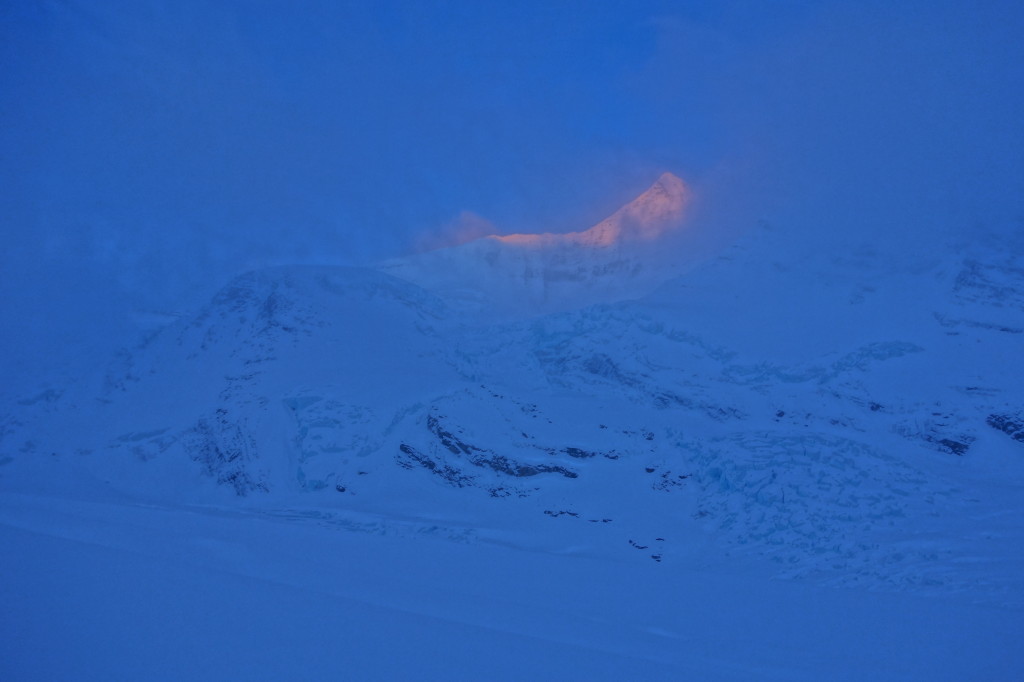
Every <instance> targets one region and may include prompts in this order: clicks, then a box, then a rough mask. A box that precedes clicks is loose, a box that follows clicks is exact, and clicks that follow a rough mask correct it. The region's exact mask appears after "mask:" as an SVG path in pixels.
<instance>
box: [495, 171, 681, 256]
mask: <svg viewBox="0 0 1024 682" xmlns="http://www.w3.org/2000/svg"><path fill="white" fill-rule="evenodd" d="M691 196H692V191H691V190H690V188H689V187H688V186H687V185H686V183H684V182H683V181H682V180H681V179H679V178H678V177H677V176H675V175H673V174H672V173H663V174H662V175H661V177H660V178H658V180H657V182H655V183H654V184H653V185H651V187H650V188H649V189H648V190H647V191H646V192H644V193H643V194H641V195H640V196H638V197H637V198H636V199H634V200H633V201H631V202H629V203H628V204H626V205H625V206H623V207H622V208H620V209H619V210H618V211H616V212H615V213H613V214H612V215H610V216H609V217H607V218H605V219H604V220H602V221H601V222H599V223H598V224H597V225H594V226H593V227H591V228H590V229H589V230H584V231H582V232H569V233H566V234H553V233H545V234H510V235H506V236H503V237H495V239H497V240H499V241H501V242H503V243H505V244H514V245H518V246H533V247H544V246H555V245H558V244H567V245H573V246H583V247H593V248H604V247H609V246H614V245H616V244H621V243H623V242H650V241H654V240H656V239H658V238H659V237H661V236H662V235H664V234H666V233H668V232H671V231H673V230H675V229H677V228H678V227H679V226H680V224H681V221H682V218H683V212H684V210H685V208H686V206H687V204H689V203H690V198H691Z"/></svg>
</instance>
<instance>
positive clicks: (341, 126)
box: [0, 1, 1024, 392]
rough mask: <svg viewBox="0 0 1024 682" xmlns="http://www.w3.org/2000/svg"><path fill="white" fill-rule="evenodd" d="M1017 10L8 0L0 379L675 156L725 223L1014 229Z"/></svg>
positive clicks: (902, 243) (594, 197) (623, 182)
mask: <svg viewBox="0 0 1024 682" xmlns="http://www.w3.org/2000/svg"><path fill="white" fill-rule="evenodd" d="M1022 15H1024V12H1022V10H1021V9H1020V8H1019V5H1018V4H1017V3H1010V2H1006V3H1000V2H987V3H980V4H977V5H975V4H966V3H935V2H906V3H888V2H866V3H832V2H810V3H797V2H786V3H771V4H770V5H767V4H765V3H757V2H753V3H735V2H733V3H720V2H699V3H673V2H640V3H637V2H629V3H625V2H623V3H616V2H597V3H595V2H585V3H557V5H556V6H553V7H552V6H548V5H547V4H542V3H527V4H526V5H519V6H517V7H504V6H502V5H500V4H497V3H455V4H446V5H443V6H442V5H436V6H435V5H425V4H423V3H415V2H409V3H334V2H308V3H303V4H302V5H301V6H296V5H294V4H293V3H273V2H271V3H259V4H256V5H253V4H251V3H242V2H222V3H216V4H213V3H207V2H192V1H182V2H123V3H120V2H105V3H86V2H75V1H72V2H61V3H58V2H27V1H24V2H23V1H15V2H7V3H4V5H3V9H0V30H2V35H0V64H2V68H0V121H2V125H0V150H2V154H0V199H2V206H3V233H2V234H3V236H2V247H3V248H2V249H0V273H2V275H0V296H2V297H3V301H4V305H3V308H2V311H3V316H2V322H0V323H2V324H3V327H4V329H5V330H6V331H5V333H4V334H2V335H0V338H2V341H0V343H2V345H0V352H2V353H3V355H4V357H5V358H6V359H5V363H4V375H5V376H4V383H5V387H6V389H5V390H7V391H10V392H17V391H19V390H22V389H25V388H26V387H29V386H31V385H34V384H35V383H36V382H38V381H39V380H40V378H41V377H43V376H44V375H46V374H48V373H50V372H52V371H54V368H55V367H57V366H60V365H62V364H65V363H67V362H72V361H73V360H74V359H75V357H79V356H80V357H88V356H89V353H91V352H93V351H95V350H98V349H110V350H113V349H115V348H117V347H119V346H121V345H124V344H126V343H129V342H130V341H131V340H132V339H134V338H135V337H136V336H137V335H138V334H139V333H140V332H143V331H145V330H146V329H148V328H152V327H153V326H159V325H160V324H162V323H164V322H165V321H166V320H168V319H173V316H174V315H176V314H178V313H181V312H183V311H186V310H188V309H190V308H192V307H194V306H195V305H196V304H197V303H199V302H201V301H203V300H205V299H206V298H207V297H208V296H209V295H210V294H211V293H212V292H213V291H215V290H216V289H217V288H219V287H220V286H222V285H223V284H224V283H225V282H227V281H228V280H229V279H230V278H231V277H232V276H234V275H237V274H238V273H240V272H243V271H245V270H248V269H251V268H255V267H260V266H264V265H270V264H280V263H341V264H353V263H366V262H373V261H377V260H380V259H384V258H388V257H393V256H398V255H402V254H404V253H408V252H410V251H415V250H417V249H419V248H423V247H425V246H427V247H429V246H437V245H440V244H444V243H446V241H447V240H448V239H449V237H448V236H447V235H453V234H454V235H464V236H465V235H468V236H472V237H475V236H480V235H481V234H485V233H488V232H491V231H496V232H498V233H500V234H508V233H534V232H570V231H579V230H584V229H587V228H588V227H590V226H592V225H594V224H595V223H596V222H598V221H599V220H601V219H603V218H604V217H606V216H607V215H609V214H610V213H611V212H612V211H614V210H615V209H617V208H618V207H619V206H621V205H622V204H624V203H625V202H626V201H628V200H630V199H631V198H632V197H634V196H636V195H637V194H638V193H639V192H641V191H643V190H644V189H645V188H646V187H648V186H649V185H650V184H651V182H653V181H654V180H655V179H656V178H657V177H658V176H659V175H660V174H661V173H662V172H665V171H671V172H674V173H676V174H677V175H679V176H681V177H683V178H684V179H685V180H686V182H687V183H688V184H690V185H692V186H693V187H694V189H695V192H696V194H697V196H698V197H699V202H698V209H699V212H700V215H701V216H702V220H703V224H705V225H708V226H711V228H713V229H715V230H719V231H721V232H723V233H728V234H732V233H734V232H735V233H739V232H742V230H744V229H747V228H748V227H749V226H750V225H753V224H756V223H757V222H759V221H761V222H768V223H771V224H772V225H773V226H775V227H776V228H778V229H784V230H799V231H802V232H803V233H805V234H806V237H807V239H808V243H809V244H811V245H814V246H812V248H816V249H833V248H839V247H837V246H835V238H836V237H841V238H842V240H843V241H844V242H851V243H859V242H864V243H870V244H872V245H873V246H872V248H877V249H882V250H885V249H887V248H894V249H901V250H907V249H913V250H915V251H918V252H923V253H925V254H926V253H927V250H928V243H929V241H930V240H934V239H939V238H941V239H968V240H970V239H976V238H979V235H982V234H987V233H990V232H997V233H1007V232H1011V233H1012V232H1019V220H1020V216H1021V211H1020V197H1021V196H1024V193H1022V191H1021V190H1022V187H1024V182H1022V164H1021V163H1020V159H1021V151H1022V144H1021V142H1022V140H1021V126H1020V124H1019V122H1020V121H1021V120H1022V119H1024V107H1022V95H1021V93H1022V92H1024V83H1022V67H1021V65H1022V64H1024V54H1022V51H1024V48H1022V46H1021V42H1020V40H1019V36H1020V35H1021V33H1022V28H1024V26H1022V23H1024V22H1022ZM491 227H493V230H491V229H490V228H491ZM843 248H845V247H843Z"/></svg>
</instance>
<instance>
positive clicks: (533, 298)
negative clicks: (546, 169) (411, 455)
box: [378, 173, 695, 316]
mask: <svg viewBox="0 0 1024 682" xmlns="http://www.w3.org/2000/svg"><path fill="white" fill-rule="evenodd" d="M692 195H693V192H692V190H691V189H690V188H689V187H688V186H687V185H686V183H684V182H683V181H682V180H681V179H679V178H678V177H676V176H675V175H673V174H672V173H664V174H663V175H662V176H661V177H660V178H658V180H657V181H656V182H655V183H654V184H653V185H652V186H651V187H650V188H649V189H647V190H646V191H645V192H643V193H642V194H641V195H640V196H638V197H637V198H636V199H634V200H633V201H631V202H629V203H628V204H626V205H625V206H623V207H622V208H620V209H619V210H617V211H616V212H615V213H613V214H612V215H610V216H609V217H607V218H605V219H604V220H602V221H601V222H600V223H598V224H596V225H594V226H593V227H591V228H589V229H587V230H583V231H580V232H568V233H557V234H556V233H543V234H511V235H505V236H498V235H491V236H488V237H482V238H480V239H476V240H473V241H471V242H467V243H465V244H460V245H458V246H452V247H448V248H443V249H437V250H434V251H428V252H426V253H421V254H416V255H413V256H407V257H405V258H397V259H392V260H389V261H386V262H384V263H381V264H380V265H379V266H378V267H379V269H380V270H382V271H384V272H387V273H388V274H391V275H394V276H396V277H401V278H403V279H407V280H409V281H411V282H415V283H416V284H418V285H420V286H422V287H424V288H426V289H428V290H431V291H433V292H435V293H437V294H439V295H441V296H442V297H444V298H446V299H449V300H450V301H451V302H453V303H454V304H455V305H456V306H461V307H469V308H471V309H474V310H486V311H488V312H492V313H497V314H499V315H508V314H511V315H513V316H531V315H537V314H544V313H549V312H553V311H558V310H569V309H572V308H577V307H580V306H582V305H587V304H592V303H607V302H614V301H621V300H625V299H631V298H637V297H639V296H642V295H644V294H646V293H649V292H650V291H652V290H653V289H654V288H655V287H657V286H658V285H659V284H661V283H663V282H665V281H667V280H668V279H671V278H672V277H674V276H676V275H678V274H680V272H683V271H684V270H685V268H686V267H687V266H688V265H690V264H692V262H693V260H694V258H695V255H694V254H693V253H688V252H687V251H686V242H685V236H686V235H685V232H686V227H687V225H686V223H685V215H686V209H687V207H688V205H689V203H690V201H691V199H692Z"/></svg>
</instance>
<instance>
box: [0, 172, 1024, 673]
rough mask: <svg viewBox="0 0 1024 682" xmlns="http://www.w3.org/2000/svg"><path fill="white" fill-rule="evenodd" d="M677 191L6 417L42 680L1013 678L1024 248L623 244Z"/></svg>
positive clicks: (331, 280) (234, 290) (282, 299)
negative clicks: (617, 267) (688, 251)
mask: <svg viewBox="0 0 1024 682" xmlns="http://www.w3.org/2000/svg"><path fill="white" fill-rule="evenodd" d="M686 196H687V193H686V191H685V186H684V185H682V183H680V182H677V181H676V179H674V178H673V177H672V176H664V177H663V178H662V179H661V180H660V181H659V183H658V184H656V185H655V187H654V188H653V189H652V190H651V191H650V192H648V193H646V194H645V195H644V196H643V197H641V198H640V199H639V200H638V201H637V202H634V203H633V204H630V205H629V206H627V207H626V208H625V209H623V210H622V211H620V212H618V213H616V214H615V215H614V216H612V217H611V218H609V219H608V220H607V221H605V222H603V223H601V224H599V225H598V226H595V227H594V228H592V229H591V230H588V231H586V232H582V233H575V234H568V235H562V236H557V235H544V236H539V237H537V240H538V244H539V246H537V245H534V244H532V243H530V242H529V240H528V239H527V238H526V237H515V238H503V239H499V238H488V239H484V240H480V241H479V242H474V243H470V244H467V245H464V246H463V247H455V248H452V249H446V250H442V251H438V252H434V253H433V254H424V255H423V256H421V257H418V258H417V259H410V260H407V261H402V262H398V261H394V262H391V263H389V264H385V265H384V266H382V267H381V269H380V270H374V269H363V268H332V267H299V266H296V267H288V268H276V269H271V270H262V271H257V272H253V273H250V274H248V275H245V276H243V277H240V278H237V279H236V280H234V281H233V282H231V283H229V284H228V285H227V286H226V287H225V288H224V289H223V290H222V291H221V292H220V293H219V294H218V295H217V296H216V297H214V298H213V300H211V301H210V302H209V304H208V305H207V306H205V307H204V308H203V309H201V310H199V311H197V312H196V313H195V314H193V315H191V316H187V317H185V318H182V319H180V320H178V321H176V322H175V323H173V324H172V325H170V326H168V327H166V328H164V329H163V330H162V331H160V332H159V333H157V334H155V335H154V336H152V337H150V338H148V339H146V340H145V341H144V342H142V343H140V344H139V345H138V346H137V347H135V348H133V349H131V350H130V351H126V352H125V353H123V354H122V355H121V356H120V357H119V358H117V360H116V361H115V362H113V363H111V364H109V365H107V366H105V367H102V368H99V369H98V370H97V371H96V372H95V373H94V374H93V375H89V377H87V378H83V380H82V381H81V382H79V383H78V384H76V385H71V386H60V387H52V388H50V389H48V390H43V391H41V392H39V393H38V394H36V395H34V396H29V397H26V398H24V399H22V400H21V401H20V402H19V403H17V404H13V405H11V406H9V408H8V409H7V410H6V412H5V415H4V417H3V421H2V422H0V434H2V440H0V492H2V495H0V537H3V542H4V545H5V547H6V548H7V550H8V551H7V554H8V555H9V556H15V557H18V559H16V560H14V561H12V562H6V563H5V565H4V569H3V570H4V583H3V584H4V589H5V590H6V592H5V599H7V600H10V601H9V603H13V604H16V605H17V606H18V608H19V609H21V610H22V611H23V612H25V613H26V614H28V615H27V617H26V618H25V619H7V620H6V621H5V622H4V628H5V632H4V635H5V636H4V637H3V639H4V641H7V642H13V643H34V644H35V645H36V646H37V647H40V646H43V645H42V644H39V643H40V642H41V641H42V642H45V641H46V640H47V637H48V635H47V633H48V632H51V631H52V629H53V628H54V627H55V626H56V625H55V624H62V625H61V626H60V627H61V628H62V629H61V630H60V635H59V636H57V637H58V642H61V641H66V642H68V643H69V644H68V645H67V646H64V647H63V649H64V650H65V651H67V655H66V656H65V657H64V658H60V657H56V658H54V659H53V660H50V661H49V662H48V663H46V664H45V665H47V666H49V667H48V668H46V669H45V672H46V673H47V674H49V675H50V676H55V677H62V676H65V675H66V673H67V671H68V670H71V669H75V670H87V671H89V674H88V675H87V676H89V677H104V678H108V677H110V676H113V677H124V678H133V679H138V678H139V677H140V676H141V677H147V676H151V677H153V678H162V677H176V676H180V675H186V674H187V675H191V676H195V675H198V676H200V677H205V678H207V679H214V678H222V677H224V676H236V677H239V678H243V677H245V678H248V677H250V676H255V677H263V678H274V677H280V676H282V675H285V676H293V675H296V674H297V675H300V676H303V673H305V675H307V676H310V677H314V678H316V677H321V678H327V677H332V676H336V675H338V674H341V673H343V672H350V673H352V674H353V675H355V676H358V677H367V678H378V679H387V678H393V677H395V676H415V677H428V678H450V677H453V676H454V677H480V676H488V677H498V678H502V677H507V678H508V679H517V678H521V677H522V676H524V675H527V674H529V675H533V676H537V677H541V678H547V679H563V678H566V677H575V678H579V679H621V678H622V677H626V676H629V675H630V673H631V672H632V673H633V674H636V675H639V676H642V677H645V678H652V679H678V678H679V677H681V676H682V677H693V678H699V679H750V678H757V679H822V678H825V677H827V678H831V679H844V678H845V679H864V678H865V677H871V678H879V677H881V678H886V677H887V678H892V679H909V678H919V679H964V678H974V679H978V678H985V679H1015V678H1017V677H1019V674H1020V673H1021V672H1022V661H1021V658H1020V656H1019V655H1018V654H1017V653H1016V650H1015V649H1014V646H1013V644H1012V642H1013V641H1015V640H1016V639H1017V638H1019V637H1020V636H1021V634H1024V632H1022V623H1024V619H1022V618H1021V616H1022V611H1024V551H1022V549H1021V548H1022V547H1024V514H1021V511H1022V510H1021V499H1022V498H1021V494H1020V492H1021V488H1022V485H1024V458H1022V455H1024V440H1022V433H1024V412H1022V410H1024V399H1022V398H1024V396H1022V392H1021V388H1020V385H1019V376H1020V369H1021V364H1020V357H1021V353H1020V351H1021V339H1022V334H1024V260H1022V259H1024V255H1022V251H1021V250H1020V249H1018V248H1015V247H1014V246H1013V243H1012V242H1001V243H988V244H986V243H978V244H976V245H975V246H974V247H972V249H969V250H964V249H954V248H952V247H948V248H947V247H944V246H943V245H936V246H935V247H934V248H933V249H932V250H931V251H930V252H929V253H928V254H923V255H899V254H891V253H889V254H887V253H880V252H876V251H873V250H872V249H871V248H867V247H865V248H836V249H835V250H833V251H821V250H810V251H808V250H807V249H805V248H804V245H802V244H800V243H794V242H792V241H791V240H789V239H788V238H787V236H786V235H785V234H784V233H780V232H778V231H775V230H771V229H768V228H762V229H760V230H759V231H757V232H754V233H751V234H750V235H748V236H747V237H746V238H745V239H744V240H742V241H740V242H738V243H737V244H735V245H734V246H733V247H732V248H730V249H728V250H725V251H723V252H721V253H719V254H718V255H717V256H716V257H714V258H710V259H705V260H703V261H701V262H699V263H696V262H693V263H691V264H690V266H689V269H688V270H687V271H686V272H685V273H684V274H682V275H679V274H678V272H679V271H678V270H676V269H675V267H676V265H675V263H671V264H670V266H669V267H668V268H667V269H666V268H664V267H663V265H664V263H665V261H663V260H658V259H656V258H652V259H651V260H642V257H643V255H644V254H645V253H657V252H659V251H665V250H667V246H666V245H668V244H672V245H673V248H675V246H674V245H676V244H678V243H680V242H676V241H673V238H674V235H675V232H676V230H678V229H685V227H684V228H678V227H677V226H678V225H679V224H680V223H678V218H679V216H680V215H682V213H681V211H682V208H683V206H684V203H681V200H682V199H683V198H685V197H686ZM677 209H678V210H677ZM683 225H684V226H685V223H684V224H683ZM605 235H613V236H614V238H615V241H613V242H611V243H610V244H605V240H606V237H605ZM608 239H610V238H608ZM645 240H648V241H645ZM634 247H635V249H636V250H634ZM641 247H642V248H641ZM644 249H647V250H646V251H645V250H644ZM626 253H628V254H629V255H628V258H629V259H633V260H631V261H629V262H633V263H636V264H639V265H640V266H642V268H641V270H635V269H634V270H628V272H636V273H637V274H636V275H635V276H634V275H628V276H625V277H624V278H622V277H620V276H619V275H616V274H613V273H614V271H613V270H601V269H596V270H595V269H593V268H594V265H595V264H596V263H601V262H605V263H610V262H613V261H611V260H604V261H602V259H605V258H619V257H620V256H621V255H622V254H626ZM487 254H497V255H495V256H494V259H493V260H488V258H489V257H488V255H487ZM609 254H618V255H609ZM563 257H564V258H563ZM478 258H479V259H482V260H481V261H480V262H477V261H476V259H478ZM573 259H575V260H573ZM538 264H543V268H541V269H540V270H536V269H534V270H531V269H530V268H536V267H539V266H538ZM581 264H584V265H581ZM584 266H585V267H584ZM431 268H438V269H439V270H437V271H433V270H431ZM580 268H582V269H580ZM570 271H571V272H574V273H576V275H578V277H577V279H575V280H571V279H570V280H564V281H563V280H558V279H557V278H556V277H554V273H563V274H565V273H567V272H570ZM528 272H535V273H540V274H538V275H537V276H536V277H533V278H532V279H531V278H529V277H525V278H524V279H522V281H520V280H519V279H517V278H518V277H520V275H523V273H528ZM424 273H428V274H430V273H433V274H430V276H427V274H424ZM395 275H402V276H403V277H405V276H407V277H409V279H403V278H401V277H398V276H395ZM434 275H436V278H435V277H434ZM442 275H444V276H442ZM447 275H451V277H450V278H447ZM474 277H481V278H483V279H477V280H474V279H473V278H474ZM559 281H561V282H563V283H565V286H564V287H561V288H559V287H560V285H558V286H556V284H554V283H555V282H559ZM641 281H643V283H644V287H640V282H641ZM516 282H519V283H518V284H516ZM456 283H461V284H464V285H465V286H466V287H470V288H472V290H473V291H475V292H476V293H477V294H478V295H477V296H476V299H475V301H474V302H473V305H472V306H471V305H469V304H468V303H467V301H468V298H467V296H466V294H465V292H464V290H463V289H460V288H458V287H456V286H455V284H456ZM538 283H539V284H538ZM614 283H621V285H622V288H621V289H616V288H615V287H613V286H612V285H613V284H614ZM658 283H660V284H661V286H660V287H657V288H656V289H655V290H651V291H649V292H647V293H646V294H643V295H641V294H642V291H643V290H645V289H646V288H651V287H655V286H656V285H657V284H658ZM537 286H540V289H537V288H536V287H537ZM428 289H429V290H428ZM498 290H502V291H504V292H505V295H504V296H496V297H495V298H493V299H492V294H493V293H494V292H495V291H498ZM613 290H614V292H615V293H614V294H608V292H609V291H613ZM626 292H629V294H630V295H629V296H625V293H626ZM620 293H621V294H623V295H622V296H620V295H618V294H620ZM537 297H539V298H537ZM602 297H607V300H604V301H601V302H598V303H593V301H595V300H601V299H602ZM625 298H629V299H632V300H621V299H625ZM515 300H521V302H522V303H523V305H522V306H520V307H519V308H512V307H509V306H510V302H511V301H515ZM584 300H588V301H591V303H593V304H590V305H579V304H580V302H581V301H584ZM527 304H528V305H527ZM533 306H536V307H533ZM560 308H565V309H563V310H560V311H559V312H555V313H549V312H547V311H548V310H550V309H560ZM528 311H533V314H528ZM47 567H48V568H47ZM122 583H123V584H124V585H125V589H124V592H121V593H119V592H118V591H117V589H116V588H117V586H118V585H119V584H122ZM160 586H165V587H160ZM58 594H63V595H66V596H67V598H66V599H57V598H56V597H55V595H58ZM150 603H151V604H152V605H153V606H152V608H153V609H155V610H156V611H157V612H161V613H163V612H169V613H172V614H174V615H173V618H172V619H171V622H166V623H164V622H162V621H161V620H158V619H156V618H155V617H154V616H152V615H149V614H150V613H151V612H150V611H148V610H145V609H143V608H142V607H141V606H140V604H150ZM207 603H209V604H212V605H215V609H214V610H215V615H214V616H212V619H211V620H208V621H204V625H203V626H202V628H201V629H199V630H194V629H192V625H191V624H192V623H193V622H195V621H196V620H198V619H199V614H200V613H203V610H202V609H201V605H203V606H202V608H205V605H206V604H207ZM124 612H127V613H128V614H130V617H129V618H127V619H125V620H119V619H118V617H117V614H119V613H124ZM88 614H94V615H95V617H96V618H99V619H100V625H99V626H98V627H97V628H96V629H95V631H91V632H88V633H83V632H79V631H78V630H76V629H75V628H73V627H71V626H68V625H67V623H74V622H78V621H81V620H82V619H83V618H85V617H86V616H87V615H88ZM341 614H344V617H342V616H341ZM140 632H149V633H151V635H150V636H148V637H145V636H143V635H141V634H133V633H140ZM101 636H102V637H104V638H109V639H115V640H116V639H117V638H119V637H122V636H124V637H129V638H130V639H131V641H132V642H133V644H132V646H133V647H134V648H135V650H136V652H137V653H136V654H135V655H134V656H132V655H128V656H124V657H122V656H119V655H116V654H115V653H114V652H110V651H104V650H102V649H101V648H97V647H96V646H95V638H98V637H101ZM162 638H166V640H164V639H162ZM396 641H399V642H403V643H404V644H403V645H402V646H400V647H399V649H398V650H397V651H396V648H395V645H394V642H396ZM7 646H8V649H7V650H6V651H5V656H4V657H3V658H4V660H6V661H8V663H6V665H8V666H9V672H10V673H11V674H10V675H6V676H5V677H11V678H14V679H19V678H28V677H35V676H36V675H34V674H32V672H33V668H32V665H34V663H33V661H34V660H36V659H35V658H29V657H28V656H27V655H26V654H25V653H24V651H27V649H24V648H23V647H21V646H15V645H14V644H8V645H7ZM45 646H47V647H51V650H52V648H53V647H58V646H60V644H58V643H54V642H49V643H46V644H45ZM182 649H184V650H187V651H189V652H191V653H190V656H191V657H184V656H182V655H181V654H180V653H176V652H179V651H180V650H182ZM325 650H329V651H331V652H334V655H327V656H324V655H323V652H324V651H325ZM438 651H444V652H445V653H444V656H443V658H442V659H441V660H440V661H439V660H438V658H437V652H438ZM219 652H224V653H225V657H226V658H224V659H221V658H220V657H219V656H218V653H219ZM156 660H159V661H161V663H160V665H161V666H162V667H161V668H160V670H161V671H168V674H167V675H163V674H157V673H155V672H154V670H153V669H152V668H148V667H147V663H149V662H152V661H156ZM64 665H67V666H68V667H67V668H62V667H61V666H64ZM72 666H73V668H72ZM140 671H141V672H140ZM108 673H109V674H108ZM147 673H154V674H152V675H148V674H147ZM43 676H46V675H43Z"/></svg>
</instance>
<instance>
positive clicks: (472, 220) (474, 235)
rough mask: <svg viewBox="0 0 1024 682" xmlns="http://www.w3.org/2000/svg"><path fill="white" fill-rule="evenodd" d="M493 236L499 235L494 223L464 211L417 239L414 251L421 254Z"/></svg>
mask: <svg viewBox="0 0 1024 682" xmlns="http://www.w3.org/2000/svg"><path fill="white" fill-rule="evenodd" d="M492 234H498V228H497V226H496V225H495V224H494V223H492V222H491V221H490V220H487V218H484V217H482V216H479V215H477V214H476V213H473V212H472V211H462V212H461V213H459V215H458V216H456V217H455V218H454V219H453V220H451V221H449V222H447V223H445V224H444V225H442V226H440V227H439V228H437V229H436V230H430V231H428V232H424V233H422V234H420V235H419V237H418V238H417V239H416V243H415V245H414V251H415V252H417V253H421V252H423V251H433V250H434V249H442V248H444V247H446V246H458V245H459V244H465V243H466V242H469V241H473V240H474V239H479V238H480V237H486V236H488V235H492Z"/></svg>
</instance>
